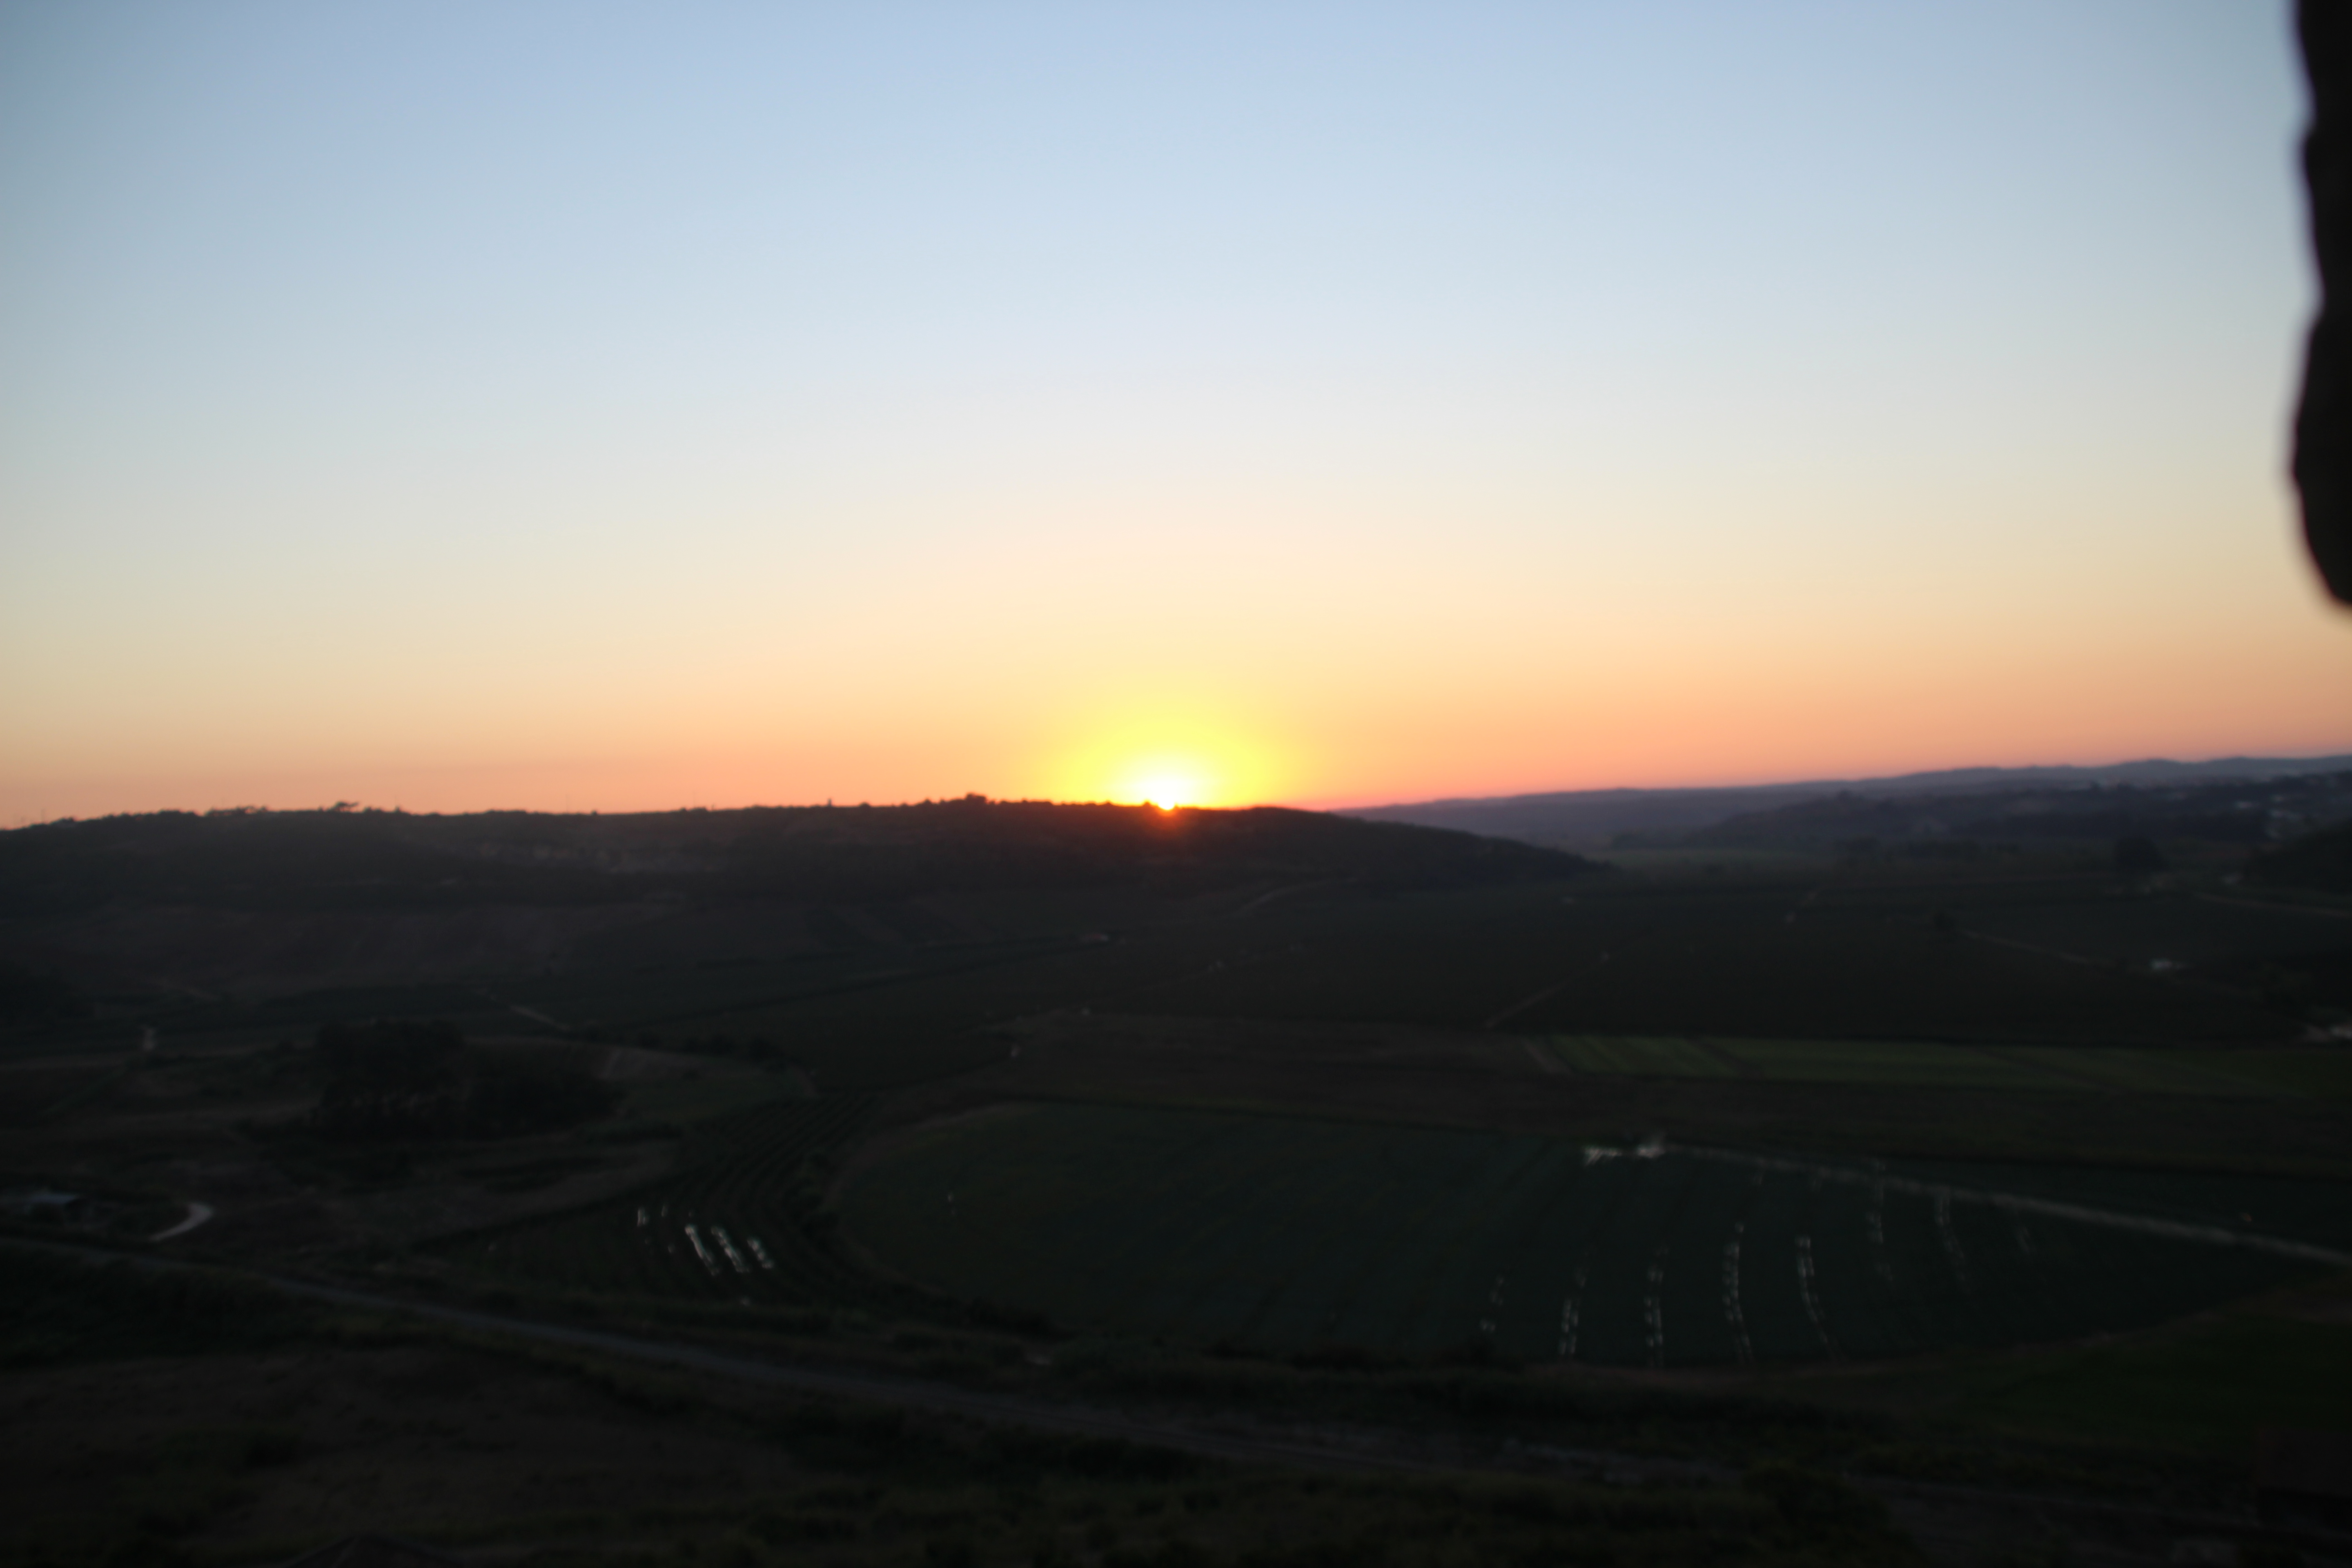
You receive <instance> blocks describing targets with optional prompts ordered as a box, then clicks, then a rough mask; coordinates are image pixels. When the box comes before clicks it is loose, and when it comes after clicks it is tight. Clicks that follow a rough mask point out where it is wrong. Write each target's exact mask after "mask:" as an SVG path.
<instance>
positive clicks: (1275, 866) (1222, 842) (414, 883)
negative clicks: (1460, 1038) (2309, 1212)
mask: <svg viewBox="0 0 2352 1568" xmlns="http://www.w3.org/2000/svg"><path fill="white" fill-rule="evenodd" d="M1591 869H1593V867H1592V865H1591V862H1589V861H1586V860H1582V859H1580V858H1578V857H1576V856H1574V855H1570V854H1564V853H1561V852H1559V851H1556V850H1549V849H1540V848H1535V847H1529V846H1526V845H1519V844H1507V843H1500V842H1497V841H1496V840H1494V839H1491V838H1480V837H1473V836H1471V835H1468V834H1465V833H1461V832H1454V831H1447V830H1443V829H1432V828H1426V827H1417V826H1406V825H1399V824H1386V823H1372V822H1364V821H1358V820H1354V819H1351V818H1349V817H1344V816H1328V815H1325V814H1322V813H1318V812H1307V811H1289V810H1283V809H1279V808H1274V807H1261V808H1257V809H1253V810H1246V811H1208V810H1189V809H1188V810H1182V811H1176V812H1162V811H1160V810H1158V809H1156V808H1154V807H1151V806H1119V805H1052V804H1047V803H1044V802H1002V801H988V800H983V799H982V798H980V797H978V796H971V797H968V798H966V799H963V800H956V801H941V802H936V803H925V804H923V805H901V806H879V807H875V806H847V807H833V806H791V807H760V808H752V809H748V810H740V811H679V812H665V813H646V814H632V815H624V816H553V815H541V814H538V813H530V812H487V813H479V814H475V815H468V816H411V815H409V814H406V813H403V812H379V811H295V812H269V811H239V812H212V813H206V814H204V815H201V816H199V815H196V814H194V813H187V812H161V813H155V814H152V815H146V816H112V817H104V818H100V819H97V820H93V821H88V822H56V823H46V824H42V825H40V826H33V827H22V828H17V829H15V830H13V831H8V832H0V915H9V916H40V915H50V914H57V913H62V912H68V911H71V910H88V909H95V908H98V907H100V906H115V907H121V906H125V905H163V904H169V905H195V906H206V907H216V908H245V909H279V910H283V909H384V908H428V909H448V908H453V907H463V906H475V905H481V904H487V903H511V904H530V905H564V904H587V903H599V902H611V901H622V900H644V899H647V898H650V897H661V896H667V897H672V898H685V899H688V900H691V901H698V902H699V901H707V900H713V899H719V900H724V899H741V898H757V899H778V898H782V899H811V900H873V899H903V898H908V897H913V896H916V895H919V894H923V893H929V892H942V891H951V890H952V891H976V890H998V889H1017V888H1031V887H1038V888H1045V887H1076V886H1101V885H1108V884H1121V883H1124V884H1135V885H1142V886H1149V887H1151V888H1154V889H1164V890H1169V891H1183V890H1188V889H1196V888H1207V887H1213V886H1226V885H1233V884H1237V883H1244V882H1249V881H1254V880H1260V879H1349V880H1354V881H1358V882H1362V883H1367V884H1373V885H1381V886H1391V885H1393V886H1413V887H1427V886H1444V885H1449V884H1470V883H1486V882H1496V881H1512V880H1519V879H1538V878H1550V877H1562V876H1574V875H1577V874H1580V873H1582V872H1585V871H1589V870H1591Z"/></svg>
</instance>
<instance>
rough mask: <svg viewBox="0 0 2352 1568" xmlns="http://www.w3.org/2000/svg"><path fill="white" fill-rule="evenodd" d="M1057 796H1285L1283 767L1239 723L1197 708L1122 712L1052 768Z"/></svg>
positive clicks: (1181, 802) (1201, 801) (1179, 802)
mask: <svg viewBox="0 0 2352 1568" xmlns="http://www.w3.org/2000/svg"><path fill="white" fill-rule="evenodd" d="M1054 772H1055V775H1056V778H1055V784H1054V785H1053V795H1054V797H1055V799H1059V800H1108V801H1117V802H1120V803H1123V804H1129V805H1133V804H1142V805H1155V806H1158V807H1159V808H1160V810H1162V811H1175V810H1178V809H1180V808H1184V807H1193V806H1202V807H1227V806H1239V805H1257V804H1260V803H1262V802H1265V801H1266V800H1268V799H1276V798H1279V796H1280V792H1281V790H1282V787H1283V779H1282V778H1281V777H1280V776H1278V775H1280V773H1281V772H1282V770H1281V769H1280V768H1278V767H1277V766H1276V765H1275V759H1274V757H1273V754H1272V753H1271V752H1270V751H1269V749H1268V748H1267V747H1265V745H1263V744H1262V743H1259V742H1257V741H1256V740H1255V738H1254V737H1252V736H1250V735H1248V734H1247V733H1246V732H1244V731H1242V730H1241V729H1240V728H1239V727H1238V726H1229V725H1227V724H1223V723H1213V722H1210V721H1202V720H1201V719H1199V718H1196V717H1193V716H1192V715H1181V714H1179V715H1171V714H1167V713H1164V712H1163V713H1160V714H1158V715H1155V716H1154V717H1153V718H1151V719H1145V718H1142V717H1141V716H1132V717H1130V716H1127V715H1121V716H1119V717H1118V718H1116V719H1113V720H1111V721H1108V722H1106V723H1104V724H1103V725H1102V726H1101V727H1100V728H1099V729H1098V730H1097V731H1095V733H1094V734H1092V735H1091V736H1089V738H1088V739H1087V741H1085V742H1081V743H1080V744H1079V745H1078V746H1076V747H1074V748H1073V749H1072V751H1071V752H1069V753H1067V754H1066V757H1065V759H1064V760H1063V761H1062V762H1061V763H1059V764H1058V765H1057V766H1056V767H1055V769H1054Z"/></svg>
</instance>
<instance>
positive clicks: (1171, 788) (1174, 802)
mask: <svg viewBox="0 0 2352 1568" xmlns="http://www.w3.org/2000/svg"><path fill="white" fill-rule="evenodd" d="M1136 793H1137V794H1138V795H1141V796H1142V797H1143V803H1144V804H1145V805H1156V806H1158V807H1159V808H1160V810H1162V811H1173V810H1175V809H1176V808H1177V807H1178V806H1180V805H1198V804H1199V801H1200V795H1201V787H1200V785H1199V784H1197V783H1195V782H1194V781H1193V780H1192V779H1189V778H1179V777H1176V776H1175V775H1174V774H1162V775H1161V776H1160V777H1157V778H1149V779H1145V780H1143V781H1142V782H1141V783H1140V784H1138V785H1137V786H1136Z"/></svg>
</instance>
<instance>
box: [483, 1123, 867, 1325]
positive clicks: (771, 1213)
mask: <svg viewBox="0 0 2352 1568" xmlns="http://www.w3.org/2000/svg"><path fill="white" fill-rule="evenodd" d="M872 1106H873V1102H872V1101H871V1100H868V1099H866V1097H864V1096H856V1095H839V1096H832V1097H828V1098H825V1099H821V1100H793V1101H787V1102H784V1103H782V1104H773V1105H767V1106H762V1107H760V1108H758V1109H757V1110H749V1111H745V1112H743V1113H742V1114H740V1115H738V1116H732V1117H727V1118H724V1119H722V1120H719V1121H715V1122H711V1123H708V1124H706V1125H705V1127H704V1128H703V1129H701V1130H699V1131H698V1132H697V1133H696V1135H695V1141H694V1142H693V1143H692V1144H691V1145H690V1146H689V1147H688V1149H687V1151H686V1153H685V1158H684V1159H683V1160H682V1162H681V1164H682V1166H683V1168H682V1169H681V1170H679V1171H678V1172H677V1173H676V1174H674V1175H671V1176H669V1177H667V1178H665V1179H664V1180H663V1181H661V1182H659V1183H657V1184H654V1185H652V1186H648V1187H646V1188H642V1189H640V1190H639V1191H637V1192H635V1193H631V1194H626V1195H625V1196H622V1197H618V1198H612V1199H608V1200H605V1201H604V1202H602V1203H599V1204H595V1205H591V1206H589V1207H586V1208H583V1209H577V1210H574V1211H572V1213H570V1214H565V1215H555V1216H552V1217H549V1218H542V1219H534V1220H529V1221H524V1222H521V1223H519V1224H516V1225H512V1226H501V1227H499V1229H496V1230H490V1231H478V1232H476V1233H474V1234H472V1235H470V1236H467V1237H460V1238H457V1239H455V1240H453V1241H451V1242H448V1243H446V1244H445V1246H444V1247H443V1253H444V1256H446V1257H447V1258H449V1260H450V1261H451V1262H453V1263H455V1264H457V1265H458V1266H459V1267H461V1268H466V1269H467V1270H468V1271H471V1272H477V1273H480V1274H484V1275H487V1276H488V1277H490V1278H492V1279H502V1280H506V1281H509V1282H511V1283H514V1284H517V1285H522V1286H527V1287H529V1288H530V1289H537V1290H560V1291H574V1292H580V1293H583V1294H584V1293H593V1294H597V1295H612V1296H624V1297H638V1298H656V1299H663V1300H682V1301H704V1302H737V1303H744V1304H751V1305H759V1306H772V1307H861V1308H880V1307H884V1306H887V1305H889V1304H891V1303H893V1302H895V1301H896V1300H898V1297H899V1296H900V1295H902V1294H904V1292H903V1291H901V1290H899V1289H896V1288H894V1287H892V1286H890V1285H889V1284H887V1283H886V1282H883V1281H880V1280H877V1279H872V1278H870V1277H869V1276H867V1275H866V1273H864V1272H863V1271H862V1270H859V1269H857V1268H854V1267H852V1266H850V1265H848V1264H846V1263H845V1262H844V1261H843V1260H842V1259H841V1258H840V1257H839V1256H838V1255H837V1254H836V1253H835V1251H834V1250H833V1249H832V1248H831V1247H828V1246H827V1245H826V1244H825V1241H824V1237H823V1235H822V1231H821V1229H820V1228H819V1227H818V1226H816V1225H815V1224H814V1223H813V1221H814V1216H815V1215H816V1213H817V1209H818V1205H819V1202H820V1200H821V1196H822V1189H823V1183H824V1171H825V1169H826V1163H827V1162H828V1161H829V1160H830V1159H831V1158H832V1156H833V1154H834V1152H835V1150H837V1149H838V1148H840V1147H841V1145H842V1144H843V1143H844V1142H845V1141H846V1140H847V1139H849V1138H850V1137H851V1136H853V1135H854V1134H855V1133H856V1131H857V1130H858V1129H859V1127H860V1125H861V1124H862V1123H863V1121H865V1119H866V1115H867V1114H868V1113H869V1112H870V1111H871V1110H872Z"/></svg>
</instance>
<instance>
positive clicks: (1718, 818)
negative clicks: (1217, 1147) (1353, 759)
mask: <svg viewBox="0 0 2352 1568" xmlns="http://www.w3.org/2000/svg"><path fill="white" fill-rule="evenodd" d="M2347 772H2352V755H2343V756H2329V757H2222V758H2218V759H2216V760H2214V761H2210V762H2201V763H2178V762H2170V761H2166V760H2162V759H2155V760H2150V761H2147V762H2137V763H2116V764H2113V765H2112V766H2107V767H2036V768H1950V769H1945V770H1942V771H1940V772H1936V773H1903V774H1899V775H1896V776H1895V777H1891V778H1881V779H1817V780H1812V781H1809V782H1806V783H1801V784H1756V785H1748V786H1743V787H1734V788H1724V789H1607V790H1570V791H1563V792H1559V793H1556V794H1549V795H1503V796H1496V797H1494V798H1490V799H1479V800H1433V801H1423V802H1421V803H1419V804H1415V805H1383V806H1370V807H1367V808H1364V809H1362V810H1359V811H1350V812H1349V813H1347V814H1346V815H1348V816H1355V817H1360V818H1363V819H1364V820H1366V821H1371V822H1402V823H1411V824H1414V825H1417V826H1425V827H1450V828H1454V829H1457V830H1460V831H1462V832H1465V833H1481V834H1487V835H1491V836H1493V837H1497V838H1512V839H1518V840H1520V841H1522V842H1527V843H1534V844H1549V845H1566V846H1571V847H1592V848H1599V847H1606V846H1607V845H1609V844H1610V843H1611V842H1612V840H1613V839H1615V838H1617V837H1620V836H1621V835H1627V834H1633V835H1639V836H1643V837H1655V838H1659V839H1661V840H1664V839H1669V838H1672V839H1679V838H1681V837H1684V836H1687V835H1691V834H1695V833H1697V832H1699V831H1701V830H1704V829H1709V828H1714V827H1717V826H1719V825H1722V824H1725V823H1728V822H1730V821H1732V820H1733V819H1734V818H1736V817H1746V816H1752V815H1755V814H1758V813H1763V812H1770V811H1775V810H1779V809H1782V808H1785V807H1790V806H1796V805H1804V804H1806V803H1811V802H1819V801H1822V800H1825V799H1829V798H1832V797H1836V796H1840V795H1850V796H1860V797H1863V798H1864V799H1868V800H1890V799H1892V800H1905V799H1914V798H1916V797H1920V796H1939V797H1942V796H1952V797H1964V796H1970V795H1999V794H2002V793H2005V792H2006V793H2011V794H2015V795H2025V794H2028V793H2031V794H2035V795H2063V794H2065V793H2067V792H2073V791H2083V792H2087V791H2089V790H2091V789H2093V788H2094V787H2100V788H2105V787H2112V786H2116V785H2131V786H2136V787H2138V788H2141V789H2159V788H2165V787H2178V786H2191V785H2218V784H2226V783H2229V782H2231V781H2251V780H2266V779H2294V778H2306V777H2310V776H2313V775H2316V774H2326V773H2347ZM1965 810H1966V808H1965V807H1964V808H1963V811H1965ZM1978 815H1982V813H1978ZM1851 831H1853V832H1855V833H1866V832H1871V831H1874V830H1873V829H1871V828H1868V827H1856V828H1853V829H1851Z"/></svg>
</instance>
